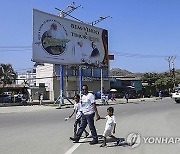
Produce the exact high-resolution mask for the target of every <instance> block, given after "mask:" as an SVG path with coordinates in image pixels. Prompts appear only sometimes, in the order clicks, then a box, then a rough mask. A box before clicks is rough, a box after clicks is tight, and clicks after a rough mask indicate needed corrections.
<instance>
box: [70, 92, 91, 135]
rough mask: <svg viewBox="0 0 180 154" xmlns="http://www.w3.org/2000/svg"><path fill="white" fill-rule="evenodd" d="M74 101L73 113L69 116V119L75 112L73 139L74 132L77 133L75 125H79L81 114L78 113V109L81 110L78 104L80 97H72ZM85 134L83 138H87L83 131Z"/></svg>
mask: <svg viewBox="0 0 180 154" xmlns="http://www.w3.org/2000/svg"><path fill="white" fill-rule="evenodd" d="M74 100H75V104H74V111H73V113H72V114H71V115H70V116H69V118H71V117H72V116H73V114H74V113H75V112H76V120H75V122H74V137H76V132H77V125H78V124H79V126H80V124H81V116H82V113H81V111H80V108H81V103H80V96H79V95H78V94H77V95H75V96H74ZM84 132H85V137H87V136H88V135H89V133H88V132H87V131H86V130H84Z"/></svg>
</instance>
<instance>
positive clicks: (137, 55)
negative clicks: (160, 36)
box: [112, 52, 168, 58]
mask: <svg viewBox="0 0 180 154" xmlns="http://www.w3.org/2000/svg"><path fill="white" fill-rule="evenodd" d="M112 53H114V54H115V55H117V56H123V57H130V58H166V57H168V56H167V55H144V54H137V53H127V52H112Z"/></svg>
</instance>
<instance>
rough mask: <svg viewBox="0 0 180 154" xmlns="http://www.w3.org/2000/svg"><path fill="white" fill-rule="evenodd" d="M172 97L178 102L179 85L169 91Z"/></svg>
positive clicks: (179, 94) (179, 96)
mask: <svg viewBox="0 0 180 154" xmlns="http://www.w3.org/2000/svg"><path fill="white" fill-rule="evenodd" d="M171 95H172V98H173V99H174V100H175V101H176V103H180V87H176V88H175V91H174V92H173V93H171Z"/></svg>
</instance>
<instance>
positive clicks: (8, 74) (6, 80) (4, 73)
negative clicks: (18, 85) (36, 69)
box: [0, 64, 17, 84]
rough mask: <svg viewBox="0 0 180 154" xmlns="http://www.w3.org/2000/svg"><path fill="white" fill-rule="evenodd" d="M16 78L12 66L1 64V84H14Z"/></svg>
mask: <svg viewBox="0 0 180 154" xmlns="http://www.w3.org/2000/svg"><path fill="white" fill-rule="evenodd" d="M16 76H17V74H16V72H15V71H14V69H13V68H12V65H11V64H0V83H3V84H12V83H14V82H15V79H16Z"/></svg>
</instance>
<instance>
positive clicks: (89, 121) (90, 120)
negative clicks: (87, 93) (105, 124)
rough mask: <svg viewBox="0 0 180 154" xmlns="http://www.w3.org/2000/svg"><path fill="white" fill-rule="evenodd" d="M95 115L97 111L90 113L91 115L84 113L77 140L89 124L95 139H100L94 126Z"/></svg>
mask: <svg viewBox="0 0 180 154" xmlns="http://www.w3.org/2000/svg"><path fill="white" fill-rule="evenodd" d="M94 116H95V113H93V114H89V115H84V114H82V119H81V120H82V122H81V125H80V127H79V129H78V132H77V134H76V138H77V140H79V139H80V137H81V135H82V133H83V131H84V130H85V128H86V126H87V124H88V125H89V129H90V131H91V135H92V137H93V140H98V136H97V132H96V128H95V126H94Z"/></svg>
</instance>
